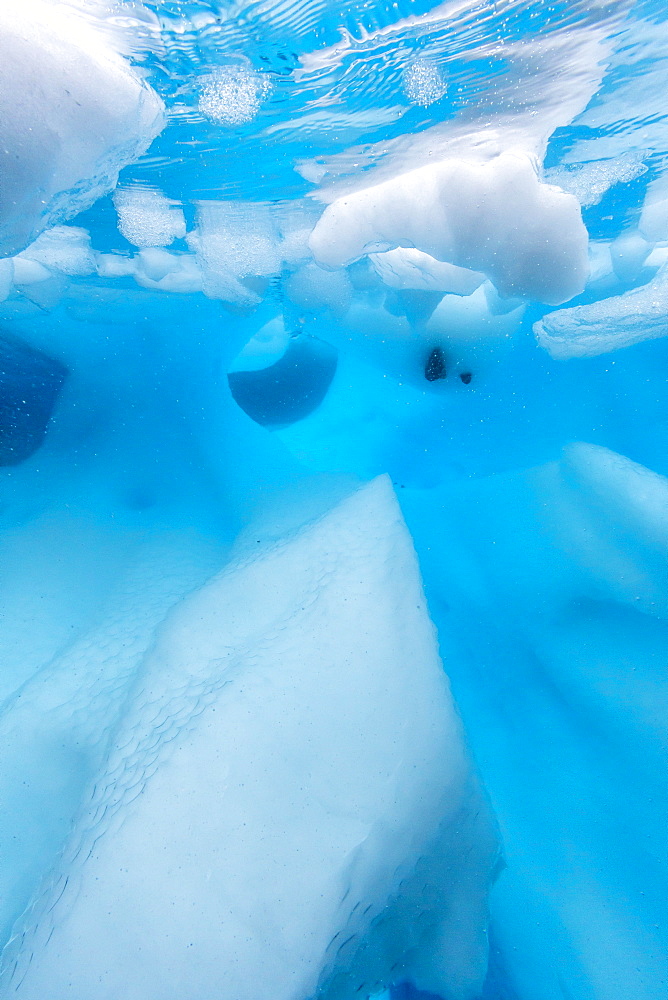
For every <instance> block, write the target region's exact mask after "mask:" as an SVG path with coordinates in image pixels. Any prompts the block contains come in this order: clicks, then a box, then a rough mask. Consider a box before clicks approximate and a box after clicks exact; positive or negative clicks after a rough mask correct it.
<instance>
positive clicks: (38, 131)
mask: <svg viewBox="0 0 668 1000" xmlns="http://www.w3.org/2000/svg"><path fill="white" fill-rule="evenodd" d="M0 121H1V122H2V132H3V142H2V148H1V149H0V176H1V177H2V187H1V188H0V254H3V255H10V254H14V253H16V252H17V251H19V250H22V249H23V248H24V247H25V246H26V245H27V244H28V243H29V242H30V240H31V239H34V237H35V236H36V235H37V234H38V233H39V232H40V231H41V230H42V229H44V228H45V227H46V226H48V225H51V224H53V223H57V222H61V221H64V220H66V219H68V218H70V217H72V216H73V215H75V214H76V213H77V212H79V211H81V210H82V209H84V208H86V207H88V206H89V205H90V204H92V203H93V201H95V199H96V198H98V197H99V196H100V195H101V194H103V193H104V192H106V191H108V190H110V189H111V188H112V187H113V185H114V184H115V182H116V179H117V176H118V172H119V170H120V169H121V168H122V167H123V166H125V165H126V164H127V163H129V162H131V161H132V160H133V159H135V158H136V157H137V156H138V155H140V154H141V153H142V152H143V151H144V150H145V149H147V147H148V146H149V144H150V143H151V141H152V140H153V138H154V137H155V136H156V135H157V134H158V132H159V131H160V129H161V127H162V123H163V108H162V102H161V101H160V99H159V98H158V97H157V95H156V94H155V93H154V92H153V90H151V88H150V87H148V86H147V85H146V84H145V83H144V82H143V81H142V80H141V78H140V77H139V76H138V75H137V74H136V73H135V72H134V70H133V69H132V68H131V67H130V65H129V64H128V63H127V62H126V61H125V60H124V59H122V58H121V57H120V56H119V55H118V54H117V53H116V52H115V51H113V50H112V49H111V48H110V46H109V44H108V42H107V40H106V39H105V38H104V37H103V36H102V35H101V34H98V33H97V32H96V31H95V30H94V29H93V27H91V24H90V22H89V21H85V20H84V19H83V17H82V16H81V15H80V14H77V13H76V12H75V11H73V10H72V9H68V8H67V7H65V5H63V4H56V3H51V2H48V0H25V3H22V4H20V5H19V6H16V5H7V4H4V5H3V6H2V8H1V9H0Z"/></svg>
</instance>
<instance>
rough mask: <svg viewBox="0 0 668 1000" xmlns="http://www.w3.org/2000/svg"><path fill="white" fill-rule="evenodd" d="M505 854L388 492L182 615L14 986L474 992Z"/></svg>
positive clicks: (252, 561) (74, 999) (323, 525)
mask: <svg viewBox="0 0 668 1000" xmlns="http://www.w3.org/2000/svg"><path fill="white" fill-rule="evenodd" d="M246 551H247V550H246ZM494 856H495V844H494V838H493V836H492V835H491V833H490V827H489V822H488V819H487V816H486V809H485V806H484V803H483V801H482V800H481V798H480V796H479V794H478V792H477V791H476V787H475V783H474V782H473V781H472V780H471V772H470V764H469V762H468V759H467V754H466V751H465V749H464V746H463V742H462V736H461V728H460V723H459V719H458V717H457V713H456V711H455V709H454V706H453V703H452V700H451V696H450V692H449V688H448V683H447V680H446V677H445V674H444V673H443V669H442V666H441V663H440V660H439V657H438V652H437V646H436V637H435V633H434V629H433V626H432V624H431V622H430V620H429V615H428V613H427V610H426V606H425V599H424V594H423V592H422V588H421V583H420V578H419V573H418V569H417V564H416V558H415V554H414V551H413V547H412V543H411V539H410V536H409V535H408V532H407V530H406V528H405V526H404V524H403V521H402V519H401V515H400V513H399V509H398V506H397V504H396V501H395V499H394V496H393V494H392V491H391V487H390V485H389V482H388V481H387V480H386V479H381V480H378V481H376V482H374V483H372V484H371V485H369V486H368V487H365V488H364V489H362V490H360V491H359V492H358V493H356V494H354V495H353V496H352V497H351V498H349V499H347V500H345V501H344V502H343V503H342V504H341V505H340V506H339V507H338V508H336V509H335V510H334V511H333V512H332V513H330V514H329V515H326V516H325V517H324V518H323V519H321V520H320V521H317V522H315V523H313V524H311V525H310V526H307V527H306V528H305V529H302V530H301V531H300V532H299V533H297V534H296V535H293V537H291V538H290V539H288V540H287V541H284V542H282V543H281V542H279V543H274V544H272V545H271V546H269V547H268V548H267V549H266V551H264V552H263V553H262V554H261V555H258V556H256V557H255V558H253V557H252V556H251V557H249V556H248V555H246V557H242V558H241V561H240V562H238V563H237V564H235V565H233V566H232V567H230V568H229V569H228V570H227V571H224V572H223V573H222V574H220V575H219V576H217V577H215V578H214V579H213V580H212V581H211V582H210V583H209V584H207V585H206V586H205V587H204V588H202V589H200V590H199V591H197V592H195V593H194V594H193V595H192V596H191V597H189V598H186V599H185V600H183V601H182V602H181V604H180V605H179V606H178V607H177V608H176V609H175V610H174V611H173V612H172V613H171V614H170V615H169V616H168V618H167V620H166V621H165V623H164V625H163V626H162V628H161V629H160V632H159V634H158V635H157V638H156V644H155V646H154V648H153V650H152V651H151V652H150V653H149V654H148V655H147V657H146V659H145V662H144V672H143V677H142V679H141V680H140V682H139V683H138V685H137V687H136V689H135V691H134V694H133V697H132V699H131V701H130V703H128V704H127V708H126V712H125V718H124V720H123V721H122V723H121V725H120V728H119V729H118V730H117V731H116V733H115V736H114V740H113V745H112V749H111V750H110V752H109V757H108V760H107V763H106V766H105V767H103V769H102V772H101V773H100V774H99V775H98V777H97V780H96V781H95V783H94V786H93V787H92V789H91V793H90V806H89V808H88V809H87V810H85V811H84V814H83V815H82V817H81V819H80V821H79V823H78V826H77V828H76V830H75V832H74V834H73V840H72V843H71V844H70V846H69V848H68V849H67V850H66V852H65V855H64V861H63V867H62V871H61V872H60V875H58V876H57V877H56V878H55V881H54V883H53V885H52V887H51V888H50V889H48V890H47V891H46V892H45V893H44V895H43V897H42V899H41V900H40V901H39V902H38V903H37V906H36V907H35V908H34V909H33V910H32V911H31V913H30V914H29V915H28V916H27V926H26V927H25V929H24V930H22V929H21V927H19V929H18V933H17V936H16V938H15V942H14V945H15V946H18V948H19V954H18V964H17V965H16V966H15V967H14V966H13V965H11V964H10V965H9V966H8V973H7V978H6V979H5V981H4V984H3V987H4V992H3V995H7V996H8V995H9V992H7V991H11V995H12V996H14V997H16V998H17V1000H27V998H30V1000H34V998H37V997H40V998H42V1000H43V998H45V997H48V998H49V1000H66V998H67V1000H119V998H120V997H124V998H127V1000H129V998H131V997H132V998H141V1000H158V998H159V1000H203V998H209V997H213V996H216V997H217V998H219V1000H304V998H306V997H311V996H315V995H318V996H324V997H328V998H330V1000H333V998H335V997H336V998H337V1000H344V998H346V1000H353V998H358V997H360V996H365V995H369V994H372V993H375V992H379V991H380V990H382V989H383V987H384V986H386V985H387V984H388V983H389V982H391V981H392V980H396V979H401V978H405V977H410V976H411V975H413V976H414V977H415V979H416V980H417V984H418V985H419V986H420V987H421V988H422V989H426V990H431V991H434V992H438V993H440V994H441V995H442V996H448V997H451V998H453V1000H466V998H473V997H475V996H478V995H479V991H480V987H481V985H482V978H483V976H484V968H485V951H486V948H485V892H486V886H487V884H488V881H489V873H490V865H491V862H492V859H493V858H494ZM416 914H418V915H419V918H418V919H416ZM393 966H394V968H392V967H393ZM13 970H14V971H13Z"/></svg>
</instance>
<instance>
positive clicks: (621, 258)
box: [610, 229, 654, 281]
mask: <svg viewBox="0 0 668 1000" xmlns="http://www.w3.org/2000/svg"><path fill="white" fill-rule="evenodd" d="M653 246H654V245H653V244H652V243H648V242H647V240H646V239H645V237H644V236H643V235H642V234H641V233H639V232H638V230H637V229H635V230H630V231H628V232H625V233H622V234H621V236H618V237H617V239H616V240H615V241H614V242H613V244H612V246H611V247H610V259H611V261H612V267H613V270H614V272H615V274H616V275H617V277H618V278H619V280H620V281H634V280H635V279H636V278H637V277H638V275H639V274H640V272H641V271H642V268H643V265H644V263H645V261H646V260H647V258H648V256H649V254H650V253H651V251H652V249H653Z"/></svg>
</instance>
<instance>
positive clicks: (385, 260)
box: [369, 247, 485, 295]
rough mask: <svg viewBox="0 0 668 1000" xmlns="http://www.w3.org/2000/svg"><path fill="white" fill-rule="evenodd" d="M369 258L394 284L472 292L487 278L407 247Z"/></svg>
mask: <svg viewBox="0 0 668 1000" xmlns="http://www.w3.org/2000/svg"><path fill="white" fill-rule="evenodd" d="M369 259H370V261H371V263H372V264H373V267H374V270H375V271H376V273H377V274H378V277H379V278H381V280H382V281H383V282H384V283H385V284H386V285H389V286H390V288H414V289H418V290H421V291H429V292H452V293H453V294H454V295H470V294H471V293H472V292H474V291H475V290H476V288H478V287H479V286H480V285H482V283H483V281H484V280H485V275H484V274H480V273H479V272H478V271H470V270H469V269H468V268H466V267H456V266H455V265H454V264H444V263H443V262H442V261H440V260H435V258H434V257H431V256H430V255H429V254H428V253H423V252H422V251H421V250H414V249H411V248H406V247H397V249H396V250H388V251H387V252H386V253H372V254H369Z"/></svg>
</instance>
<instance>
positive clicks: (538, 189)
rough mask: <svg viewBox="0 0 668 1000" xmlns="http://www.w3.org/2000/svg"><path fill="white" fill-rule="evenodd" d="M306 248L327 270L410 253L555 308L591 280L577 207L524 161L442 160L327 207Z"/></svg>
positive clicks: (509, 157)
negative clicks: (367, 257)
mask: <svg viewBox="0 0 668 1000" xmlns="http://www.w3.org/2000/svg"><path fill="white" fill-rule="evenodd" d="M310 242H311V249H312V251H313V254H314V256H315V258H316V261H317V262H318V263H320V264H322V265H323V266H325V267H341V266H342V265H344V264H349V263H351V262H352V261H354V260H357V259H358V258H360V257H361V256H362V255H363V254H365V253H369V252H379V251H385V250H391V249H394V248H395V247H397V246H404V247H416V248H417V249H419V250H422V251H424V252H425V253H428V254H430V255H431V256H432V257H435V258H436V259H437V260H441V261H447V262H449V263H452V264H456V265H458V266H459V267H466V268H470V269H471V270H474V271H481V272H482V273H483V274H485V275H486V276H487V277H489V278H490V279H491V280H492V281H493V282H494V284H495V285H496V287H497V289H498V291H499V292H500V293H501V295H509V296H524V297H527V298H533V299H538V300H539V301H541V302H547V303H550V304H555V305H557V304H559V303H561V302H565V301H567V300H568V299H570V298H572V297H573V296H574V295H577V294H578V293H579V292H581V291H582V290H583V288H584V285H585V281H586V278H587V232H586V229H585V227H584V225H583V223H582V219H581V216H580V206H579V205H578V203H577V201H576V199H575V198H574V197H573V196H572V195H569V194H565V193H564V192H563V191H560V190H559V189H558V188H555V187H551V186H549V185H547V184H541V183H540V181H539V180H538V176H537V174H536V171H535V169H534V166H533V163H532V161H531V160H530V159H529V157H527V156H525V155H523V154H520V153H504V154H501V155H500V156H497V157H494V158H493V159H491V160H489V161H487V162H473V161H468V160H458V159H448V160H442V161H440V162H438V163H434V164H429V165H428V166H424V167H419V168H418V169H416V170H411V171H409V172H408V173H405V174H402V175H400V176H398V177H394V178H392V179H391V180H388V181H384V182H382V183H380V184H376V185H373V186H371V187H367V188H362V189H360V190H356V191H353V192H352V193H351V194H348V195H344V196H342V197H339V198H337V199H336V200H335V201H334V202H332V204H330V205H328V207H327V208H326V209H325V211H324V213H323V215H322V217H321V218H320V220H319V222H318V224H317V225H316V227H315V229H314V231H313V233H312V235H311V241H310Z"/></svg>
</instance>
